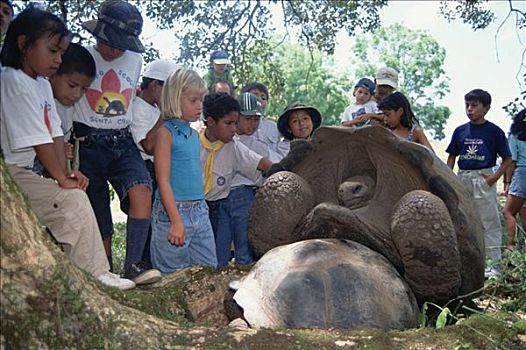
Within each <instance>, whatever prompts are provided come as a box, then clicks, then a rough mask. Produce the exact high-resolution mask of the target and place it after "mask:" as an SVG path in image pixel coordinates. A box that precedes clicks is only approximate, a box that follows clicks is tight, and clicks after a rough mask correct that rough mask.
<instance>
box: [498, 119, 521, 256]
mask: <svg viewBox="0 0 526 350" xmlns="http://www.w3.org/2000/svg"><path fill="white" fill-rule="evenodd" d="M508 143H509V145H510V151H511V159H512V160H513V163H512V164H511V165H510V166H509V167H508V169H507V170H506V176H505V177H504V192H506V193H507V199H506V204H504V209H503V211H502V212H503V214H504V219H505V220H506V226H507V227H508V242H507V249H509V250H513V249H514V247H515V244H514V238H515V231H516V226H517V221H516V219H515V215H517V213H518V212H519V211H520V210H521V208H522V206H523V204H524V202H525V200H526V109H523V110H522V111H520V112H519V113H517V115H515V117H514V118H513V123H512V124H511V128H510V135H509V137H508ZM510 180H511V181H510ZM522 226H523V229H525V230H526V227H525V226H526V223H525V222H524V221H523V222H522Z"/></svg>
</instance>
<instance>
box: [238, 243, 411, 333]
mask: <svg viewBox="0 0 526 350" xmlns="http://www.w3.org/2000/svg"><path fill="white" fill-rule="evenodd" d="M238 288H239V289H238V290H237V292H236V293H235V294H234V300H235V301H236V302H237V304H238V305H239V306H241V308H242V309H243V315H244V318H245V320H246V321H247V322H248V323H249V324H250V325H251V326H252V327H255V328H259V327H286V328H303V327H316V328H346V329H349V328H372V327H374V328H383V329H392V328H399V329H403V328H409V327H414V326H416V322H417V318H418V305H417V303H416V299H415V297H414V295H413V292H412V291H411V289H410V288H409V286H408V285H407V283H406V282H405V281H404V279H402V278H401V277H400V275H399V274H398V272H397V271H396V269H395V268H394V267H393V265H392V264H391V263H390V262H389V261H388V260H387V259H386V258H384V257H383V256H382V255H380V254H379V253H376V252H374V251H372V250H371V249H369V248H367V247H365V246H363V245H361V244H359V243H356V242H353V241H348V240H344V239H312V240H306V241H301V242H296V243H291V244H288V245H285V246H280V247H276V248H273V249H272V250H270V251H269V252H267V253H266V254H265V255H264V256H263V257H262V258H261V259H260V260H259V261H258V262H257V263H256V265H254V267H253V268H252V269H251V270H250V273H249V274H248V275H247V276H246V277H245V278H244V280H243V281H242V282H241V283H240V284H239V286H238Z"/></svg>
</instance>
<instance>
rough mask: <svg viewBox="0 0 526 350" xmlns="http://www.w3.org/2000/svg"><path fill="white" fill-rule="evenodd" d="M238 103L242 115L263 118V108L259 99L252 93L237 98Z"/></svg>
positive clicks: (245, 93)
mask: <svg viewBox="0 0 526 350" xmlns="http://www.w3.org/2000/svg"><path fill="white" fill-rule="evenodd" d="M237 101H238V102H239V105H240V106H241V110H240V112H239V113H240V114H242V115H244V116H255V115H257V116H260V117H261V116H263V108H262V107H261V101H260V100H259V98H258V97H257V96H256V95H254V94H251V93H250V92H244V93H242V94H241V95H239V96H238V97H237Z"/></svg>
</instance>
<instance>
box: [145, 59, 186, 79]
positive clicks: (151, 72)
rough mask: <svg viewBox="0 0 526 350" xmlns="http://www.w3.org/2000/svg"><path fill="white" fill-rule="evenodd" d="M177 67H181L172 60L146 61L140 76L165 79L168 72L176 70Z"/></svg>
mask: <svg viewBox="0 0 526 350" xmlns="http://www.w3.org/2000/svg"><path fill="white" fill-rule="evenodd" d="M179 68H183V67H182V66H180V65H178V64H177V63H175V62H174V61H172V60H165V59H160V60H155V61H153V62H150V63H148V65H147V66H146V69H145V70H144V73H143V74H142V76H143V77H145V78H150V79H155V80H160V81H165V80H166V79H168V76H169V75H170V73H172V72H173V71H176V70H177V69H179Z"/></svg>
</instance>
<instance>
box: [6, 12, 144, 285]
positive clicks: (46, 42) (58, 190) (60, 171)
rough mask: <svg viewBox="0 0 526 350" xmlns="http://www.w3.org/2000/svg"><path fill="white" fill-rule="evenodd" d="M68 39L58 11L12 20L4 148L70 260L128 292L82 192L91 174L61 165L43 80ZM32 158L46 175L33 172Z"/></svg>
mask: <svg viewBox="0 0 526 350" xmlns="http://www.w3.org/2000/svg"><path fill="white" fill-rule="evenodd" d="M70 39H71V37H70V32H69V30H68V29H67V28H66V26H65V25H64V23H63V22H62V21H61V20H60V19H59V18H58V17H57V16H55V15H53V14H51V13H49V12H46V11H43V10H40V9H37V8H28V9H26V10H25V11H23V12H22V13H20V15H18V17H17V18H16V19H14V20H13V22H12V23H11V25H10V27H9V29H8V30H7V35H6V40H5V44H4V47H3V48H2V52H1V59H2V64H3V65H4V68H3V70H2V74H1V75H0V80H1V82H0V85H1V86H2V89H0V95H1V96H0V99H1V101H2V104H1V106H0V110H1V114H0V115H1V118H0V123H1V128H0V129H1V133H2V137H1V138H0V142H1V147H2V151H3V154H4V159H5V163H6V165H7V168H8V169H9V172H10V173H11V175H12V176H13V179H14V180H15V182H16V183H17V185H18V186H19V188H20V190H21V192H22V193H23V194H24V195H25V196H26V197H27V198H28V200H29V202H30V203H31V207H32V209H33V210H34V212H35V214H36V216H37V217H38V219H39V220H40V222H42V223H43V224H44V225H45V226H47V227H48V228H49V231H50V232H51V235H52V236H53V237H54V238H55V240H56V241H57V242H58V243H59V244H60V245H61V246H62V247H63V249H64V253H65V254H66V255H67V256H68V257H69V258H70V259H71V261H72V262H73V264H75V265H76V266H77V267H79V268H80V269H82V270H84V271H86V272H88V273H90V274H91V275H93V276H94V277H95V278H97V279H98V280H99V281H100V282H102V283H103V284H105V285H107V286H111V287H115V288H119V289H130V288H133V287H135V283H134V282H133V281H130V280H127V279H122V278H120V276H118V275H115V274H113V273H111V272H109V270H110V266H109V264H108V261H107V259H106V255H105V254H104V246H103V244H102V240H101V237H100V231H99V228H98V225H97V220H96V218H95V214H94V212H93V209H92V207H91V205H90V202H89V199H88V197H87V195H86V193H85V191H86V188H87V187H88V185H89V180H88V178H87V177H86V176H84V175H83V174H82V173H81V172H79V171H68V170H67V169H66V156H65V153H64V136H63V133H62V129H61V127H60V118H59V116H58V113H57V109H56V105H55V101H54V99H53V92H52V90H51V85H50V83H49V81H48V80H47V78H48V77H49V76H51V75H52V74H54V73H55V72H57V70H58V69H59V66H60V64H61V62H62V55H63V54H64V52H65V51H66V50H67V48H68V45H69V42H70ZM35 156H36V157H37V159H38V160H39V161H40V162H41V163H42V165H43V166H44V167H45V169H46V171H47V173H48V174H49V176H50V177H51V178H44V177H41V176H39V175H37V174H35V173H34V172H33V171H32V170H31V169H32V167H33V164H34V159H35Z"/></svg>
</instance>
